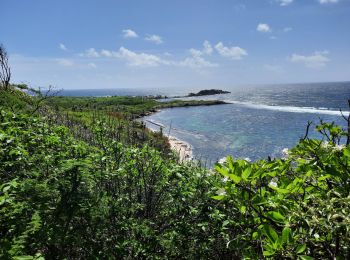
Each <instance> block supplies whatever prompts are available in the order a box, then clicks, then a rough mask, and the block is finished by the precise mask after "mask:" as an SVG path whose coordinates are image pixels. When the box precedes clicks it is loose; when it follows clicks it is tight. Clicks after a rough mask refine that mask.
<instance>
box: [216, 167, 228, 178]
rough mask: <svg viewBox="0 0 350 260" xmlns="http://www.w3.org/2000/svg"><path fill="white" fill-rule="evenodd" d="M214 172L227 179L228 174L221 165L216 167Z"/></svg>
mask: <svg viewBox="0 0 350 260" xmlns="http://www.w3.org/2000/svg"><path fill="white" fill-rule="evenodd" d="M215 170H217V171H218V172H219V173H220V174H222V175H223V176H225V177H229V173H228V171H227V169H226V168H225V167H223V166H222V165H216V166H215Z"/></svg>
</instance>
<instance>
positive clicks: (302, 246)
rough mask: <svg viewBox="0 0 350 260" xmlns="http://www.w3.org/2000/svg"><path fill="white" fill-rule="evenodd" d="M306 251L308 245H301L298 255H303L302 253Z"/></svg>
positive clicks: (298, 248)
mask: <svg viewBox="0 0 350 260" xmlns="http://www.w3.org/2000/svg"><path fill="white" fill-rule="evenodd" d="M305 249H306V244H302V245H299V246H298V247H297V249H296V253H297V254H301V253H302V252H304V251H305Z"/></svg>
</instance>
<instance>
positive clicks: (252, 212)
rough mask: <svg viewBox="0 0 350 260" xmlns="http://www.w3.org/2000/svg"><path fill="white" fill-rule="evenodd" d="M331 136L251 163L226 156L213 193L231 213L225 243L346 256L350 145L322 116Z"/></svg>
mask: <svg viewBox="0 0 350 260" xmlns="http://www.w3.org/2000/svg"><path fill="white" fill-rule="evenodd" d="M317 129H318V130H319V131H320V132H322V133H324V135H325V137H328V139H329V141H327V142H325V141H320V140H309V139H306V140H301V141H300V142H299V144H298V145H297V146H296V147H295V148H293V149H292V150H291V151H290V152H289V156H288V158H284V159H276V160H273V161H270V162H267V161H264V160H261V161H257V162H255V163H249V162H247V161H244V160H233V159H232V158H230V157H228V158H227V162H226V163H224V164H217V165H216V170H217V172H219V173H220V174H221V175H222V176H223V177H224V181H223V182H222V184H221V185H220V186H219V187H218V189H219V190H220V191H221V194H220V196H213V198H214V199H215V200H219V201H220V202H221V203H222V204H224V205H226V206H227V207H232V210H229V211H228V212H229V213H230V214H232V215H231V216H230V219H232V224H231V226H230V227H231V229H232V232H233V234H232V237H231V241H230V243H229V246H230V247H232V248H239V250H240V251H241V252H242V254H241V257H248V258H256V257H257V255H260V257H261V254H263V255H264V256H266V257H274V258H299V259H313V258H315V259H325V258H339V259H342V258H346V256H347V255H348V248H349V246H350V239H349V237H350V228H349V227H350V217H349V216H350V207H349V205H350V197H349V192H350V183H349V173H350V172H349V169H350V167H349V166H350V156H349V155H350V153H349V151H350V148H349V147H348V146H347V147H345V146H344V145H339V144H338V143H339V142H340V139H338V138H339V137H341V136H343V133H342V130H341V129H340V128H339V127H337V126H334V125H333V124H325V123H323V122H322V124H321V125H320V126H318V127H317Z"/></svg>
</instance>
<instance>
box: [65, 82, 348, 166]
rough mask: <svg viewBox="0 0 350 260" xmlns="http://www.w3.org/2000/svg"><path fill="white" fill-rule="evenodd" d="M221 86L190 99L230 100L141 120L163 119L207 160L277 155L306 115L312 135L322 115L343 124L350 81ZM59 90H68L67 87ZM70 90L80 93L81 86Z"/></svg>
mask: <svg viewBox="0 0 350 260" xmlns="http://www.w3.org/2000/svg"><path fill="white" fill-rule="evenodd" d="M215 88H217V89H221V88H220V87H215ZM198 90H199V89H191V90H188V91H186V90H181V89H175V90H171V91H169V90H152V89H149V90H142V91H140V90H137V89H123V90H120V89H119V90H108V91H103V90H99V92H98V91H97V92H98V93H97V92H96V91H95V92H94V91H92V90H90V91H88V92H85V94H86V93H88V95H89V96H94V95H95V96H96V95H98V96H107V95H136V96H137V95H150V94H153V95H157V94H162V95H168V96H173V95H185V94H187V93H189V92H195V91H198ZM224 90H228V91H230V92H231V93H230V94H222V95H214V96H202V97H196V98H195V99H219V100H224V101H226V102H228V103H229V104H225V105H217V106H201V107H186V108H171V109H164V110H162V111H160V112H158V113H155V114H152V115H150V116H147V117H145V118H144V120H145V122H146V124H147V126H148V127H150V128H152V129H155V130H157V129H158V128H159V127H157V126H156V125H154V124H152V123H149V122H155V123H157V124H161V125H164V129H163V133H164V134H165V135H170V136H174V137H176V138H178V139H180V140H183V141H185V142H187V143H188V144H189V145H190V146H191V147H192V150H193V156H194V157H195V158H196V159H199V160H201V161H202V163H204V164H205V165H207V166H212V165H213V164H214V163H215V162H216V161H218V160H219V159H221V158H223V157H225V156H227V155H231V156H233V157H235V158H249V159H250V160H257V159H263V158H267V157H268V156H271V157H280V156H282V150H283V149H284V148H291V147H293V146H295V145H296V144H297V142H298V141H299V139H300V138H301V137H303V136H304V134H305V129H306V126H307V122H308V121H312V122H313V125H312V130H311V131H310V134H309V135H310V136H311V137H313V138H320V137H321V136H320V135H319V134H318V133H317V132H316V131H314V130H313V129H314V127H315V126H316V124H317V123H319V122H320V120H321V119H322V120H324V121H329V122H333V121H334V122H335V123H336V124H338V125H341V126H342V127H343V128H345V127H346V121H345V120H344V119H343V118H342V117H341V115H340V112H339V109H342V110H343V111H349V108H348V101H347V100H348V99H350V82H337V83H313V84H285V85H260V86H243V87H239V88H237V87H233V88H231V89H230V88H224ZM68 92H69V91H68ZM78 92H79V93H78ZM62 94H64V95H67V93H66V92H63V93H62ZM74 94H75V95H77V94H79V95H81V96H83V95H84V90H80V91H77V93H74ZM191 99H193V98H191ZM347 113H348V112H347Z"/></svg>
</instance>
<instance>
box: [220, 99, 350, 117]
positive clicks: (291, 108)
mask: <svg viewBox="0 0 350 260" xmlns="http://www.w3.org/2000/svg"><path fill="white" fill-rule="evenodd" d="M225 101H226V102H227V103H230V104H236V105H241V106H246V107H249V108H254V109H266V110H275V111H282V112H291V113H312V114H323V115H333V116H341V112H340V111H337V110H329V109H327V108H324V107H320V108H316V107H295V106H271V105H264V104H254V103H249V102H240V101H232V100H225ZM349 113H350V112H349V111H343V115H344V116H349Z"/></svg>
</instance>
